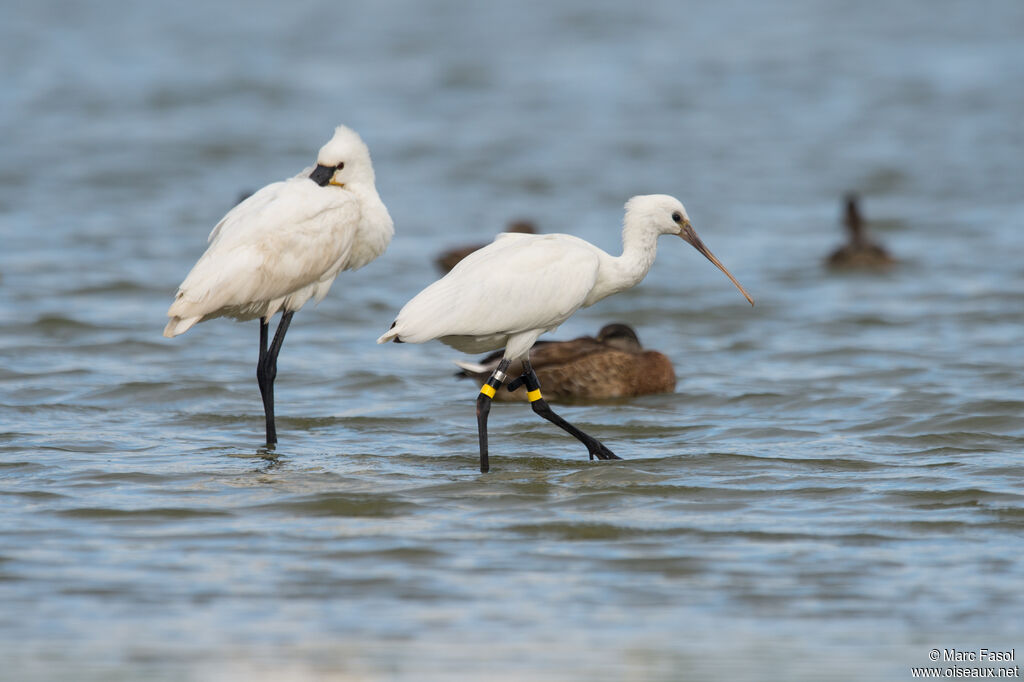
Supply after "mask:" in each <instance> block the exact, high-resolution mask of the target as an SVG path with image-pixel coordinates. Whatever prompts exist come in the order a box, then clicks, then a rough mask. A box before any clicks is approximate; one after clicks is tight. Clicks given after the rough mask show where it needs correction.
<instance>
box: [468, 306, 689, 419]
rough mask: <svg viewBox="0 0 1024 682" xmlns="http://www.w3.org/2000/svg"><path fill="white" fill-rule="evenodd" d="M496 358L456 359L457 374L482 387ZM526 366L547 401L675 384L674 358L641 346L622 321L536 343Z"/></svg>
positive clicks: (661, 389) (516, 367)
mask: <svg viewBox="0 0 1024 682" xmlns="http://www.w3.org/2000/svg"><path fill="white" fill-rule="evenodd" d="M500 360H501V352H500V351H499V352H497V353H494V354H493V355H490V356H488V357H486V358H484V359H483V360H482V361H481V363H480V364H479V365H470V364H468V363H460V367H462V368H463V372H462V373H461V376H466V377H471V378H473V379H474V380H476V381H477V383H479V384H481V385H482V384H483V382H484V381H486V380H487V378H488V377H489V376H490V374H491V372H492V371H494V368H495V367H497V365H498V362H499V361H500ZM530 364H531V365H533V369H534V371H535V372H536V373H537V378H538V379H539V380H540V384H541V387H542V388H543V390H544V397H545V398H546V399H547V400H549V401H566V400H602V399H607V398H628V397H633V396H639V395H648V394H652V393H671V392H672V391H674V390H675V387H676V373H675V369H674V368H673V367H672V361H671V360H669V359H668V358H667V357H666V356H665V355H663V354H661V353H659V352H657V351H652V350H644V349H643V347H642V346H641V345H640V342H639V341H638V340H637V338H636V333H635V332H634V331H633V330H632V329H631V328H630V327H629V326H627V325H624V324H609V325H605V326H604V327H603V328H602V329H601V331H600V332H598V335H597V338H594V337H592V336H582V337H580V338H578V339H572V340H571V341H541V342H538V343H537V344H536V345H534V347H533V348H532V349H531V351H530ZM522 371H523V369H522V363H520V362H513V363H512V365H511V366H509V368H508V370H507V373H508V374H509V376H518V375H519V374H521V373H522ZM526 393H527V391H526V389H525V388H524V387H520V388H518V389H516V390H515V391H509V390H508V388H507V387H502V388H501V389H500V390H498V392H497V393H496V394H495V396H494V400H506V401H514V400H521V401H525V400H526V399H527V395H526Z"/></svg>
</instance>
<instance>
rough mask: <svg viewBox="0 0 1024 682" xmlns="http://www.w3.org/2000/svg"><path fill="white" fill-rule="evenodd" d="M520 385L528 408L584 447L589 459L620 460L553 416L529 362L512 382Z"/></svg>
mask: <svg viewBox="0 0 1024 682" xmlns="http://www.w3.org/2000/svg"><path fill="white" fill-rule="evenodd" d="M520 383H522V384H526V390H527V391H528V393H527V397H528V398H529V400H530V407H532V408H533V411H534V412H536V413H537V414H539V415H540V416H542V417H544V418H545V419H547V420H548V421H549V422H551V423H552V424H554V425H555V426H557V427H558V428H560V429H562V430H563V431H566V432H568V433H569V434H571V435H572V436H573V437H574V438H575V439H576V440H578V441H579V442H581V443H583V444H584V445H586V446H587V451H588V452H589V453H590V459H594V457H597V458H598V459H622V458H621V457H619V456H618V455H616V454H615V453H614V452H612V451H611V450H609V449H608V448H606V447H605V446H604V444H603V443H602V442H601V441H599V440H597V439H596V438H594V437H593V436H589V435H587V434H586V433H583V432H582V431H580V430H579V429H577V428H576V427H575V426H573V425H572V424H570V423H569V422H567V421H565V420H564V419H562V418H561V417H559V416H558V415H557V414H555V411H554V410H552V409H551V406H550V405H548V403H547V401H546V400H544V398H542V397H541V395H540V381H539V380H538V379H537V375H536V374H535V373H534V371H533V367H531V366H530V363H529V361H523V375H522V376H521V377H519V378H518V379H516V381H515V382H513V384H520ZM509 390H512V384H510V385H509Z"/></svg>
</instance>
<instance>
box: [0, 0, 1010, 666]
mask: <svg viewBox="0 0 1024 682" xmlns="http://www.w3.org/2000/svg"><path fill="white" fill-rule="evenodd" d="M3 14H4V19H3V21H0V73H2V78H3V88H2V89H0V124H2V129H3V131H4V142H3V153H2V154H0V235H2V247H3V248H2V249H0V387H2V388H0V513H2V516H0V519H2V520H0V603H2V604H3V608H2V609H0V660H3V661H4V664H3V668H4V669H3V671H2V672H0V677H3V678H4V679H12V680H15V679H16V680H66V679H76V680H113V679H124V680H135V679H154V680H161V679H166V680H207V679H225V680H234V679H245V680H251V679H256V680H263V679H266V680H281V679H300V680H301V679H312V680H320V679H330V680H335V679H337V680H392V679H393V680H449V679H486V680H520V679H538V680H541V679H553V680H554V679H559V680H562V679H566V680H568V679H573V680H575V679H579V680H582V679H587V680H676V679H705V680H725V679H729V680H733V679H736V680H739V679H751V680H757V679H778V680H823V679H837V680H863V679H909V678H910V667H911V666H925V665H928V664H929V662H928V660H927V652H928V651H929V650H930V649H932V648H935V647H938V648H943V647H958V648H961V649H968V648H977V647H988V648H1006V649H1009V648H1011V647H1014V646H1017V647H1018V648H1020V645H1021V644H1022V643H1024V642H1022V639H1021V635H1022V633H1024V616H1022V613H1024V609H1022V606H1024V600H1022V597H1021V592H1022V590H1021V588H1022V586H1024V560H1022V549H1024V541H1022V539H1021V536H1022V530H1024V496H1022V494H1021V491H1020V485H1021V481H1022V479H1024V464H1022V463H1021V453H1022V451H1024V427H1022V422H1021V411H1022V408H1024V375H1022V370H1024V344H1022V343H1021V336H1022V335H1021V329H1022V326H1021V325H1022V322H1024V304H1022V301H1024V298H1022V294H1024V264H1022V259H1021V251H1022V244H1024V238H1022V236H1021V235H1022V230H1021V228H1022V227H1024V192H1022V186H1024V182H1022V181H1024V126H1022V121H1024V87H1021V84H1022V83H1024V48H1022V44H1024V43H1022V36H1024V4H1022V3H1020V2H1019V1H1018V0H993V1H992V2H985V3H981V4H979V3H973V2H961V1H959V0H938V1H933V0H929V1H924V0H918V1H912V0H909V1H907V2H900V3H890V2H876V1H874V0H869V1H868V2H859V3H851V2H841V1H838V0H825V1H817V0H815V1H810V0H794V1H793V2H785V3H781V2H779V3H777V2H769V3H759V2H748V1H739V0H737V1H732V2H719V3H686V2H674V1H669V0H664V1H654V2H647V3H642V4H640V5H639V6H627V5H625V4H623V3H612V2H590V1H586V2H584V1H582V0H574V1H570V2H558V3H554V2H535V1H532V0H528V1H527V2H521V3H502V4H497V3H486V4H485V3H462V2H437V3H419V2H412V1H409V0H406V1H401V0H396V1H394V2H385V3H358V4H357V3H350V2H332V3H327V2H311V1H306V0H298V1H296V2H291V3H277V2H265V1H257V2H252V3H244V4H243V3H222V4H217V3H207V2H199V1H197V0H182V1H181V2H176V3H129V2H114V1H100V2H94V3H72V2H62V1H60V0H39V1H38V2H34V3H11V4H10V5H9V6H8V7H6V8H5V9H4V10H3ZM338 123H345V124H347V125H350V126H352V127H353V128H355V129H356V130H358V131H359V132H360V133H361V134H362V136H363V137H364V139H365V140H366V141H367V143H368V144H369V146H370V149H371V152H372V154H373V158H374V163H375V167H376V171H377V176H378V188H379V190H380V193H381V196H382V197H383V199H384V201H385V202H386V203H387V205H388V207H389V209H390V211H391V214H392V216H393V217H394V219H395V224H396V237H395V239H394V241H393V243H392V245H391V247H390V249H389V250H388V252H387V253H386V254H385V256H384V257H383V258H381V259H379V260H378V261H376V262H374V263H372V264H371V265H370V266H368V267H366V268H365V269H363V270H361V271H358V272H355V273H344V274H342V276H341V277H339V279H338V281H337V282H336V283H335V285H334V288H333V290H332V292H331V293H330V295H329V296H328V298H327V299H326V300H325V301H324V302H323V303H322V304H320V305H319V306H318V307H316V308H313V307H308V308H306V309H304V310H302V311H301V313H299V314H298V315H297V316H296V323H295V325H294V326H293V327H292V331H291V332H290V333H289V336H288V339H287V342H286V344H285V348H284V351H283V353H282V356H281V357H282V359H281V365H280V375H279V378H278V382H277V387H278V388H277V398H278V429H279V432H280V435H281V443H280V445H279V446H278V447H277V449H276V450H275V451H273V452H268V451H266V450H265V449H264V448H262V428H263V427H262V412H261V407H260V403H259V398H258V391H257V388H256V382H255V377H254V373H255V372H254V366H255V357H256V341H257V325H256V324H255V323H248V324H244V325H240V324H234V323H231V322H228V321H215V322H211V323H207V324H203V325H200V326H199V327H197V328H195V329H194V330H192V331H191V332H189V333H188V334H187V335H185V336H183V337H180V338H177V339H174V340H173V341H172V340H167V339H164V338H162V337H161V335H160V332H161V329H162V328H163V325H164V320H165V318H164V315H165V312H166V308H167V305H168V304H169V302H170V300H171V296H172V294H173V292H174V290H175V287H176V286H177V284H178V283H179V282H180V281H181V279H182V278H183V277H184V275H185V274H186V272H187V271H188V269H189V268H190V267H191V265H192V264H193V263H194V261H195V260H196V258H197V257H198V256H199V255H200V254H201V253H202V251H203V249H204V245H205V238H206V235H207V234H208V232H209V230H210V229H211V228H212V226H213V225H214V223H216V222H217V220H218V219H219V218H220V217H221V216H222V215H223V214H224V213H225V212H226V211H227V210H228V209H229V208H230V207H231V206H232V205H233V203H234V202H235V201H236V200H237V198H238V196H239V195H240V194H241V193H243V192H245V191H252V190H254V189H256V188H258V187H260V186H262V185H264V184H266V183H268V182H272V181H274V180H277V179H281V178H284V177H287V176H290V175H292V174H294V173H295V172H297V171H298V170H299V169H301V168H303V167H304V166H306V165H309V164H310V163H311V162H312V161H313V159H314V155H315V153H316V150H317V149H318V148H319V147H320V145H322V144H323V143H324V142H325V141H326V140H327V139H328V138H329V137H330V134H331V131H332V129H333V126H335V125H336V124H338ZM850 190H855V191H858V192H860V193H861V194H862V196H863V198H864V204H863V208H864V211H865V213H866V216H867V218H868V219H869V220H870V221H871V227H872V229H873V231H874V234H875V235H876V236H877V237H878V238H879V239H881V240H882V241H884V242H885V243H886V245H887V246H888V247H889V248H890V250H891V251H892V252H893V253H894V255H895V256H896V257H897V258H899V259H900V261H901V262H900V264H899V265H898V266H896V267H894V268H891V269H889V270H888V271H885V272H875V273H839V274H836V273H832V272H829V271H826V270H825V269H824V268H823V267H822V265H821V263H822V259H823V258H824V257H825V255H826V254H827V253H828V252H829V251H830V250H831V249H832V248H834V247H835V246H837V245H838V244H839V243H840V242H841V241H842V234H841V231H840V227H839V217H840V200H841V196H842V194H843V193H844V192H846V191H850ZM654 192H664V193H670V194H674V195H676V196H678V197H679V198H680V199H682V201H683V202H684V203H685V204H686V206H687V209H688V211H689V213H690V215H691V217H692V219H693V222H694V225H695V226H696V228H697V230H698V232H699V233H700V234H701V235H702V237H703V238H704V240H705V242H706V243H707V244H708V245H709V246H710V248H711V249H712V250H713V251H714V252H715V253H716V254H717V255H718V256H719V257H720V258H721V259H722V260H723V262H724V263H725V264H726V265H727V266H728V267H729V268H730V269H731V270H732V271H733V273H734V274H736V276H737V277H738V278H739V280H740V281H741V282H742V283H743V284H744V285H745V286H746V287H747V288H748V289H749V290H750V291H751V293H752V294H753V295H754V297H755V298H756V299H757V307H755V308H754V309H750V308H749V306H748V305H747V304H746V303H745V302H744V301H743V299H742V298H741V297H740V296H739V294H738V293H737V292H736V290H735V289H734V288H733V287H732V286H731V285H730V284H729V283H728V281H726V280H725V278H724V277H722V275H721V273H719V272H717V271H716V270H715V269H714V268H713V267H711V266H710V265H709V264H708V263H706V262H705V261H703V259H701V258H700V256H699V255H698V254H696V253H695V252H694V251H693V250H692V249H689V248H688V247H686V245H685V244H681V243H679V242H678V241H677V240H663V241H662V244H661V252H660V258H659V261H658V262H657V263H656V264H655V267H654V269H653V270H652V272H651V274H650V275H649V276H648V278H647V280H646V281H645V282H644V283H642V284H641V285H640V286H638V287H636V288H635V289H633V290H631V291H629V292H626V293H624V294H621V295H619V296H617V297H613V298H611V299H608V300H606V301H604V302H602V303H600V304H598V305H597V306H595V307H594V308H591V309H588V310H586V311H582V312H581V313H579V314H578V315H576V316H575V317H574V318H573V319H572V320H570V321H569V322H568V323H566V324H565V325H564V326H563V327H562V329H561V330H559V333H558V336H559V337H562V338H569V337H572V336H577V335H582V334H588V333H590V334H592V333H594V332H595V331H596V330H597V328H598V327H600V326H601V325H602V324H604V323H605V322H610V321H623V322H628V323H630V324H632V325H633V326H635V327H636V329H637V331H638V333H639V335H640V338H641V340H642V341H644V343H645V345H647V346H649V347H652V348H656V349H659V350H661V351H663V352H665V353H666V354H668V355H669V356H670V357H671V358H672V360H673V361H674V363H675V365H676V370H677V373H678V374H679V377H680V381H679V385H678V387H677V390H676V392H675V393H674V394H671V395H662V396H648V397H644V398H639V399H634V400H628V401H625V400H624V401H612V402H598V403H590V404H578V405H569V406H565V407H563V408H562V412H563V414H564V415H565V416H566V417H567V418H568V419H570V420H571V421H574V422H576V423H578V424H579V425H580V426H581V427H582V428H584V429H586V430H588V431H590V432H591V433H594V434H595V435H597V436H598V437H600V438H602V439H603V440H604V442H605V443H607V444H608V445H609V447H611V448H612V449H613V450H615V451H616V452H617V453H619V454H620V455H623V456H624V457H626V460H625V461H623V462H619V463H613V464H602V463H590V462H588V461H586V459H585V451H584V450H583V448H582V447H580V446H579V444H578V443H577V442H576V441H574V440H572V439H571V438H568V437H566V436H564V434H562V433H561V432H559V431H557V430H556V429H554V428H553V427H551V426H550V425H548V424H546V423H544V422H541V421H540V420H538V419H537V418H536V417H535V416H534V415H533V414H532V413H531V412H530V411H529V409H527V408H526V407H525V406H523V405H518V404H516V405H497V406H496V407H495V408H494V410H493V412H492V417H491V434H492V436H491V439H492V460H491V461H492V473H491V474H489V475H486V476H481V475H480V474H479V473H478V472H477V470H476V455H475V452H476V431H475V421H474V417H473V409H474V408H473V399H474V394H475V389H474V388H473V387H472V386H471V385H470V384H469V383H468V382H464V381H460V380H457V379H456V378H454V377H453V370H454V367H453V366H452V364H451V361H452V360H453V359H455V358H457V357H458V356H457V355H456V354H454V352H453V351H451V350H450V349H448V348H446V347H444V346H441V345H440V344H432V345H426V346H377V345H375V344H374V339H375V338H376V337H377V336H378V335H379V334H380V333H381V332H382V331H383V330H384V329H386V328H387V326H388V325H389V324H390V322H391V320H392V318H393V315H394V313H395V312H396V311H397V310H398V309H399V308H400V307H401V305H402V304H403V303H404V302H405V301H406V300H407V299H408V298H410V297H411V296H412V295H413V294H414V293H416V292H417V291H418V290H419V289H420V288H422V287H423V286H424V285H426V284H428V283H429V282H430V281H432V280H433V279H435V278H436V273H435V272H434V270H433V266H432V263H431V259H432V257H433V256H434V255H435V253H436V252H438V251H440V250H441V249H443V248H445V247H448V246H452V245H455V244H460V243H463V242H467V241H468V242H472V241H480V240H487V239H489V238H490V237H491V236H492V235H493V234H494V233H496V232H497V231H499V230H500V229H502V228H503V227H504V225H505V224H506V222H507V221H509V220H511V219H513V218H528V219H532V220H534V221H536V222H537V224H538V226H539V227H540V229H541V230H543V231H548V232H552V231H560V232H569V233H572V234H575V235H578V236H581V237H584V238H586V239H588V240H590V241H592V242H594V243H596V244H598V245H600V246H602V247H604V248H606V249H607V250H610V251H615V250H616V249H617V248H618V243H619V225H620V222H621V216H622V204H623V203H624V202H625V200H626V199H627V198H628V197H629V196H631V195H633V194H637V193H654Z"/></svg>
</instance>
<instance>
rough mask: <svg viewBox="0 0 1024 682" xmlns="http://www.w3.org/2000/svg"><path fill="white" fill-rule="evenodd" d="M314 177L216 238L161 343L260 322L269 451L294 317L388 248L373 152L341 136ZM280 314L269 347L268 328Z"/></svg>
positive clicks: (263, 202) (224, 224)
mask: <svg viewBox="0 0 1024 682" xmlns="http://www.w3.org/2000/svg"><path fill="white" fill-rule="evenodd" d="M316 164H317V165H316V167H315V168H314V167H312V166H311V167H309V168H307V169H306V170H304V171H302V172H301V173H299V174H298V175H296V176H295V177H293V178H290V179H288V180H284V181H283V182H275V183H272V184H270V185H267V186H266V187H264V188H263V189H261V190H259V191H257V192H256V193H254V194H253V195H252V196H250V197H249V198H247V199H245V200H244V201H242V202H241V203H240V204H238V205H237V206H235V207H234V208H233V209H231V210H230V211H229V212H228V214H227V215H226V216H224V217H223V218H222V219H221V221H220V222H219V223H217V226H216V227H214V228H213V232H211V233H210V237H209V240H208V241H209V242H210V246H209V247H208V248H207V249H206V253H204V254H203V255H202V257H200V259H199V261H198V262H197V263H196V264H195V267H193V268H192V271H191V272H190V273H188V276H187V277H186V278H185V281H184V282H182V283H181V286H180V287H179V288H178V293H177V295H176V296H175V298H174V303H172V304H171V307H170V310H168V311H167V316H168V317H169V318H171V319H170V321H169V322H168V323H167V327H166V328H165V329H164V336H177V335H178V334H182V333H184V332H186V331H188V330H189V329H191V328H192V326H193V325H194V324H196V323H197V322H203V321H204V320H209V319H212V318H215V317H233V318H235V319H237V320H252V319H256V318H259V320H260V348H259V361H258V363H257V365H256V378H257V381H258V382H259V386H260V394H261V395H262V396H263V411H264V414H265V416H266V423H267V444H269V445H273V444H274V443H276V442H277V430H276V428H275V425H274V378H275V377H276V376H277V355H278V353H279V352H280V351H281V344H282V343H283V342H284V335H285V333H286V332H287V331H288V325H289V324H290V323H291V321H292V315H294V314H295V311H296V310H299V309H300V308H301V307H302V306H303V305H304V304H305V303H306V302H307V301H308V300H309V299H311V298H315V299H316V300H317V302H319V301H320V300H321V299H323V297H324V296H325V295H326V294H327V290H328V289H330V287H331V283H332V282H333V281H334V278H335V277H337V275H338V273H339V272H341V271H342V270H354V269H356V268H360V267H362V266H364V265H366V264H367V263H369V262H370V261H372V260H373V259H374V258H376V257H377V256H379V255H380V254H382V253H383V252H384V249H385V248H387V245H388V243H389V242H390V241H391V235H392V234H393V233H394V226H393V224H392V222H391V216H390V215H388V210H387V208H386V207H385V206H384V202H382V201H381V199H380V197H379V196H378V195H377V188H376V187H375V185H374V175H373V165H372V164H371V162H370V152H369V150H368V149H367V148H366V145H365V144H363V141H362V140H361V139H360V137H359V135H357V134H356V133H355V132H354V131H352V130H350V129H349V128H346V127H345V126H338V128H337V129H336V130H335V131H334V137H332V138H331V140H330V141H329V142H328V143H327V144H325V145H324V146H323V147H321V148H320V152H319V153H318V154H317V158H316ZM278 311H281V321H280V322H279V323H278V326H277V332H276V333H275V334H274V340H273V341H272V342H271V343H270V347H269V348H268V347H267V337H268V334H269V325H270V318H272V317H273V316H274V314H275V313H277V312H278Z"/></svg>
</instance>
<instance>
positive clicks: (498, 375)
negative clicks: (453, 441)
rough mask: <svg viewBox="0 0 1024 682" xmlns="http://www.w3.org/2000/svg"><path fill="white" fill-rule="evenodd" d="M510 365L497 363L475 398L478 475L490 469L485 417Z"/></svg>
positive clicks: (506, 362) (504, 362)
mask: <svg viewBox="0 0 1024 682" xmlns="http://www.w3.org/2000/svg"><path fill="white" fill-rule="evenodd" d="M510 363H511V360H508V359H502V361H501V362H499V363H498V367H497V368H496V369H495V370H494V371H493V372H491V376H490V378H489V379H487V382H486V383H485V384H484V385H483V386H481V387H480V395H478V396H477V398H476V427H477V430H478V431H479V432H480V473H482V474H486V473H487V471H488V470H489V469H490V468H491V463H490V460H489V459H488V457H487V415H488V414H489V413H490V411H491V399H492V398H493V397H494V394H495V393H496V392H497V391H498V389H499V388H501V385H502V384H503V383H505V379H507V378H508V375H507V374H505V370H506V369H508V366H509V364H510Z"/></svg>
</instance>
